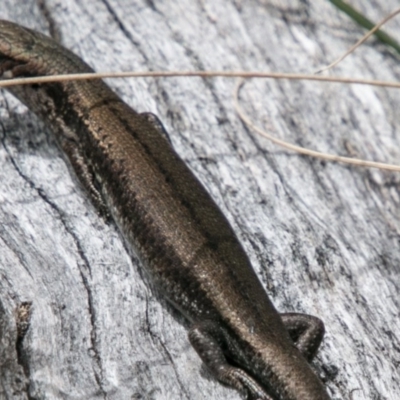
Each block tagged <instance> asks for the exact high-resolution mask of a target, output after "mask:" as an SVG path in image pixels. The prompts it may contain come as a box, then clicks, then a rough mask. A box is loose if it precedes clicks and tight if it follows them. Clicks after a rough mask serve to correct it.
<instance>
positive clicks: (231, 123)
mask: <svg viewBox="0 0 400 400" xmlns="http://www.w3.org/2000/svg"><path fill="white" fill-rule="evenodd" d="M37 3H39V0H38V1H34V0H28V1H24V2H22V1H17V2H16V1H15V0H2V5H1V7H0V18H5V19H9V20H12V21H15V22H17V23H20V24H23V25H26V26H29V27H31V28H34V29H37V30H40V31H42V32H45V33H47V32H49V16H50V17H51V19H52V20H53V22H54V27H55V28H56V30H58V31H59V32H60V34H61V38H62V43H63V44H64V45H65V46H66V47H68V48H70V49H72V50H73V51H74V52H76V53H77V54H79V55H80V56H82V57H83V58H84V59H85V60H86V61H87V62H88V63H89V64H91V65H92V66H93V67H94V68H95V69H96V70H99V71H100V70H114V71H122V70H132V69H135V70H149V69H153V70H158V69H177V70H182V69H185V70H186V69H193V70H194V69H219V70H220V69H226V70H229V69H235V70H237V69H247V70H273V71H287V72H295V71H299V72H312V71H315V70H316V69H318V68H319V67H320V66H322V65H325V64H327V63H329V62H330V61H332V60H333V59H334V58H335V57H336V56H338V55H339V54H341V53H342V52H344V51H345V50H346V49H347V48H348V47H350V45H352V44H353V43H354V42H355V41H356V40H357V39H358V38H359V37H360V35H361V34H362V33H363V31H362V30H361V29H360V28H358V27H357V26H355V24H354V23H353V22H352V21H350V20H349V19H348V18H347V17H346V16H345V15H343V14H342V13H340V12H338V11H337V10H335V8H334V7H333V6H332V5H331V4H330V3H329V2H328V1H319V2H303V1H289V0H286V1H277V0H273V1H255V0H253V1H238V0H236V1H234V0H231V1H227V0H218V1H209V0H203V1H200V0H198V1H193V0H178V1H175V2H168V1H158V0H156V1H144V0H143V1H139V0H138V1H133V0H125V1H122V0H120V1H114V0H109V1H101V0H92V1H90V2H80V1H77V0H69V1H67V2H59V1H55V0H48V1H46V6H47V11H48V12H47V14H46V13H43V8H42V11H41V10H40V7H39V6H38V4H37ZM16 4H17V6H16ZM352 4H354V5H355V6H358V7H362V8H363V10H364V12H365V13H366V14H367V15H369V16H370V17H371V18H373V19H374V20H379V19H380V18H382V17H383V16H384V15H385V14H387V13H388V12H390V11H391V10H393V9H394V8H395V7H397V6H398V2H397V1H394V0H386V1H382V0H380V1H371V2H368V4H367V2H362V1H361V0H358V1H353V2H352ZM387 29H388V31H390V32H391V33H392V34H393V35H395V36H397V37H398V38H399V37H400V21H397V22H396V21H394V22H392V23H390V25H389V26H388V28H387ZM335 73H337V74H339V73H340V74H343V75H346V76H351V75H353V76H358V77H366V78H376V79H391V80H399V77H400V63H399V56H397V55H394V54H393V53H391V52H390V51H389V50H387V48H385V47H384V46H383V45H380V44H378V43H377V42H376V41H375V40H370V41H369V42H368V44H366V45H364V46H363V47H362V48H361V49H359V50H357V52H356V53H355V54H354V55H352V56H351V57H349V58H348V59H347V60H345V61H344V62H343V63H342V64H341V65H340V66H339V67H338V68H337V69H336V70H335ZM110 84H111V86H112V87H113V88H115V90H116V91H117V92H118V93H119V94H120V95H121V96H122V97H123V98H124V99H125V100H126V101H127V102H128V103H129V104H130V105H132V107H134V108H135V109H137V110H139V111H152V112H154V113H156V114H157V115H158V116H159V117H160V119H161V120H162V121H163V122H164V124H165V126H166V128H167V130H168V131H169V132H170V136H171V140H172V142H173V145H174V146H175V148H176V149H177V151H178V152H179V153H180V154H181V156H182V157H183V158H184V160H185V161H186V162H187V163H188V165H189V166H190V167H191V168H192V169H193V171H194V172H195V173H196V175H197V176H198V177H199V178H200V179H201V180H202V182H203V183H204V184H205V185H206V186H207V188H208V189H209V191H210V192H211V193H212V195H213V197H214V198H215V199H216V201H217V202H218V204H219V205H220V207H221V208H222V209H223V211H224V212H225V213H226V215H227V216H228V218H229V220H230V221H231V223H232V224H233V226H234V228H235V230H236V232H237V234H238V236H239V238H240V239H241V241H242V242H243V244H244V246H245V248H246V249H247V251H248V253H249V255H250V257H251V260H252V262H253V264H254V268H255V269H256V270H257V272H258V274H259V276H260V279H261V280H262V282H263V283H264V285H265V287H266V290H267V291H268V293H269V294H270V296H271V298H272V299H273V301H274V303H275V305H276V306H277V308H278V309H279V310H281V311H298V312H306V313H310V314H313V315H317V316H319V317H321V318H322V319H323V320H324V322H325V324H326V330H327V333H326V338H325V340H324V343H323V345H322V348H321V351H320V352H319V355H318V357H317V360H316V362H315V366H316V369H317V371H318V373H319V374H320V375H322V376H324V377H325V378H326V380H327V383H326V384H327V386H328V388H329V390H330V392H331V393H332V398H333V399H349V398H350V392H351V391H353V390H355V391H354V393H353V397H352V398H353V400H361V399H393V400H394V399H397V398H398V396H399V394H400V388H399V383H400V368H399V364H400V337H399V336H400V333H399V332H400V318H399V314H400V303H399V295H398V293H399V290H400V287H399V277H400V211H399V210H400V207H399V206H400V204H399V203H400V192H399V181H400V178H399V174H398V173H390V172H382V171H377V170H371V169H362V168H351V167H347V166H342V165H337V164H331V163H324V162H321V161H316V160H313V159H309V158H305V157H301V156H298V155H294V154H289V153H288V152H286V151H283V150H281V149H279V148H277V147H275V146H273V145H272V144H270V143H268V142H267V141H266V140H264V139H261V138H260V137H257V136H255V135H254V134H253V133H250V132H249V131H248V130H247V129H246V128H245V127H244V126H243V124H242V123H241V122H240V121H239V120H238V118H237V116H236V115H235V112H234V111H233V108H232V98H231V95H232V89H233V85H234V82H233V81H232V80H226V79H225V80H224V79H209V80H201V79H198V78H195V79H190V78H181V79H177V78H173V79H156V80H155V79H136V80H134V79H131V80H113V81H111V82H110ZM242 99H243V101H244V103H245V104H246V110H247V111H248V112H249V113H250V115H251V116H252V118H254V120H255V121H257V123H258V124H259V125H263V126H265V127H267V128H268V129H269V130H270V131H272V132H274V133H275V134H276V135H277V136H278V137H281V138H286V139H288V140H290V141H292V142H295V143H299V144H302V145H305V146H309V147H312V148H316V149H320V150H322V151H329V152H334V153H338V154H342V155H352V156H353V155H354V156H358V157H363V158H367V159H375V160H386V161H387V162H392V163H398V162H399V160H400V146H399V137H398V136H399V135H398V132H399V131H400V116H399V114H398V112H397V109H398V104H399V102H400V92H399V91H397V90H393V89H377V88H372V87H367V86H343V85H338V84H318V83H306V82H287V81H253V82H249V83H248V84H247V85H246V87H245V89H244V91H243V95H242ZM0 182H1V184H0V398H1V399H3V398H4V399H28V398H30V399H61V398H63V399H128V398H132V399H190V400H195V399H197V400H200V399H240V396H239V395H238V394H237V393H236V392H235V391H232V390H230V389H228V388H225V387H223V386H222V385H220V384H219V383H218V382H216V381H215V380H214V379H213V378H212V377H210V375H209V373H208V372H207V371H206V370H205V368H204V367H203V366H202V363H201V361H200V360H199V358H198V357H197V355H196V354H195V352H194V351H193V349H192V348H191V346H190V345H189V342H188V339H187V333H186V332H187V326H186V323H185V321H184V320H183V319H182V317H181V316H180V315H179V314H178V313H176V312H175V311H174V310H172V308H171V307H170V306H168V305H167V304H166V302H165V300H164V299H163V298H161V297H160V296H159V295H158V294H157V293H156V292H155V291H154V290H153V289H152V288H151V286H150V285H149V284H148V283H146V281H144V280H143V277H142V272H141V269H140V266H139V265H138V263H137V260H136V259H135V258H134V257H133V258H131V257H130V256H129V255H128V254H127V252H126V250H125V247H124V244H123V242H122V241H121V238H120V236H119V234H118V232H117V231H116V228H115V227H114V226H113V225H112V224H111V225H107V224H105V223H104V221H103V220H102V219H101V218H99V217H98V215H97V214H96V212H95V210H94V208H93V207H92V205H91V204H90V203H89V201H88V199H87V197H86V195H85V193H84V192H83V191H82V190H81V189H80V187H79V185H77V184H76V181H75V180H74V178H73V177H72V176H71V174H70V173H69V170H68V168H67V166H66V164H65V163H64V161H63V158H62V155H61V153H60V151H59V150H58V148H57V147H56V145H55V143H54V140H53V137H52V135H51V133H50V132H48V130H46V129H45V128H44V126H43V124H42V123H41V122H40V121H38V120H37V118H36V117H35V116H34V115H32V114H31V113H30V112H28V111H27V110H26V109H25V108H24V107H23V106H22V105H21V104H20V103H18V101H16V100H15V99H13V98H12V97H11V96H9V95H8V94H5V93H1V95H0ZM24 302H31V303H32V306H31V318H30V324H29V329H28V331H27V333H26V336H25V337H24V340H23V341H22V342H20V343H17V327H16V312H17V310H18V307H20V305H21V304H23V303H24ZM335 372H337V373H335Z"/></svg>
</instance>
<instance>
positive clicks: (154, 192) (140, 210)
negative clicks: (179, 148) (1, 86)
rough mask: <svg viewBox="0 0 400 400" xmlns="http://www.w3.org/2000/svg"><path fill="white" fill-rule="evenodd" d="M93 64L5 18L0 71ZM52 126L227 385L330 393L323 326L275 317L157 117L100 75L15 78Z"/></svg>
mask: <svg viewBox="0 0 400 400" xmlns="http://www.w3.org/2000/svg"><path fill="white" fill-rule="evenodd" d="M91 71H92V69H91V68H90V67H89V66H88V65H87V64H86V63H84V62H83V61H82V60H81V59H80V58H79V57H77V56H76V55H74V54H73V53H71V52H70V51H68V50H67V49H65V48H63V47H62V46H60V45H59V44H57V43H56V42H54V41H53V40H51V39H50V38H48V37H46V36H44V35H42V34H40V33H37V32H34V31H32V30H30V29H27V28H24V27H21V26H19V25H16V24H14V23H11V22H8V21H0V77H2V78H3V79H5V78H12V77H31V76H39V75H54V74H66V73H78V72H91ZM8 90H10V92H11V93H13V94H14V95H15V96H16V97H17V98H19V99H20V100H21V101H22V102H23V103H25V104H26V105H27V106H28V107H29V108H30V109H31V110H33V111H34V112H35V113H37V114H38V115H39V116H40V117H41V118H43V119H44V120H45V121H46V123H47V124H48V125H49V126H50V127H51V129H52V130H53V131H54V133H55V135H56V137H57V141H58V143H59V145H60V146H61V148H62V149H63V150H64V152H65V153H66V155H67V156H68V158H69V161H70V163H71V165H72V167H73V169H74V170H75V173H76V175H77V176H78V178H79V179H80V181H81V182H82V184H83V185H84V187H85V188H86V189H87V191H88V193H89V195H90V197H91V199H92V201H93V203H94V204H95V206H96V207H97V208H98V209H99V210H100V212H101V213H103V215H104V214H108V213H109V214H110V215H111V217H112V218H113V219H114V221H115V222H116V224H117V225H118V227H119V229H120V231H121V233H122V235H123V236H124V238H125V240H126V241H127V242H128V243H129V244H130V245H131V246H132V247H133V249H134V251H136V253H137V254H138V256H139V257H140V259H141V261H142V264H143V266H144V268H145V270H146V271H147V272H148V274H149V275H150V276H151V278H152V280H153V281H154V282H155V284H156V286H157V287H158V288H159V289H160V290H161V292H162V293H164V294H165V296H166V297H167V298H168V300H169V301H170V302H171V303H172V304H173V305H174V306H175V307H177V308H178V309H179V310H180V311H181V312H182V313H183V314H184V316H185V317H186V318H187V319H188V320H189V321H191V328H190V331H189V340H190V342H191V344H192V345H193V347H194V348H195V350H196V351H197V353H198V354H199V355H200V357H201V359H202V360H203V362H204V363H205V364H206V365H207V366H208V368H209V369H210V370H211V371H212V373H213V374H214V375H215V377H216V378H217V379H218V380H220V381H221V382H223V383H225V384H227V385H229V386H231V387H234V388H236V389H238V390H239V391H241V392H242V393H243V394H244V395H245V396H247V397H248V398H249V399H252V400H255V399H260V400H272V399H273V400H328V399H330V397H329V395H328V393H327V391H326V389H325V387H324V385H323V384H322V382H321V381H320V379H319V378H318V377H317V375H316V374H315V373H314V372H313V370H312V368H311V367H310V365H309V361H310V360H311V359H312V358H313V357H314V355H315V354H316V352H317V349H318V347H319V345H320V343H321V341H322V337H323V334H324V326H323V323H322V322H321V321H320V320H319V319H317V318H315V317H312V316H308V315H302V314H279V313H278V312H277V311H276V309H275V308H274V306H273V304H272V303H271V301H270V299H269V298H268V296H267V294H266V293H265V291H264V288H263V287H262V285H261V283H260V282H259V280H258V278H257V276H256V274H255V272H254V270H253V269H252V267H251V265H250V262H249V260H248V258H247V256H246V254H245V252H244V250H243V248H242V246H241V244H240V243H239V241H238V239H237V238H236V236H235V234H234V232H233V230H232V228H231V227H230V225H229V223H228V222H227V220H226V218H225V217H224V215H223V214H222V212H221V211H220V210H219V208H218V207H217V205H216V204H215V203H214V201H213V200H212V198H211V197H210V195H209V194H208V193H207V191H206V190H205V189H204V187H203V186H202V185H201V183H200V182H199V181H198V180H197V179H196V177H195V176H194V175H193V174H192V172H191V171H190V170H189V168H188V167H187V166H186V165H185V163H184V162H183V161H182V160H181V159H180V158H179V156H178V155H177V154H176V152H175V151H174V149H173V148H172V146H171V144H170V142H169V140H168V138H167V135H166V132H165V131H164V128H163V126H162V124H161V123H160V121H159V120H158V119H157V117H156V116H154V115H152V114H149V113H143V114H140V113H137V112H136V111H134V110H132V109H131V108H130V107H129V106H128V105H126V104H125V103H124V102H123V101H122V100H121V99H120V98H119V97H118V96H117V95H116V94H115V93H114V92H112V91H111V89H109V88H108V86H107V85H106V84H105V83H103V82H102V81H100V80H96V81H79V82H78V81H75V82H74V81H71V82H59V83H48V84H34V85H24V86H13V87H10V88H9V89H8Z"/></svg>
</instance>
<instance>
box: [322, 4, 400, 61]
mask: <svg viewBox="0 0 400 400" xmlns="http://www.w3.org/2000/svg"><path fill="white" fill-rule="evenodd" d="M329 1H330V2H331V3H332V4H334V5H335V6H336V7H337V8H339V9H340V10H342V11H343V12H345V13H346V14H347V15H348V16H349V17H350V18H351V19H353V20H354V21H355V22H357V23H358V24H359V25H361V26H362V27H364V28H366V29H369V30H370V29H372V28H373V27H374V26H375V25H376V24H375V23H374V22H372V21H371V20H369V19H368V18H366V17H365V16H364V15H362V14H361V13H360V12H359V11H357V10H356V9H355V8H353V7H352V6H351V5H350V4H348V3H346V2H344V1H342V0H329ZM374 35H375V36H376V37H377V38H378V39H379V40H380V41H381V42H382V43H384V44H386V45H387V46H390V47H392V48H393V49H395V50H396V51H397V52H398V53H399V54H400V44H399V43H398V42H397V41H396V40H395V39H393V38H392V37H391V36H389V35H388V34H387V33H385V32H383V31H382V30H381V29H379V30H377V31H376V32H375V33H374Z"/></svg>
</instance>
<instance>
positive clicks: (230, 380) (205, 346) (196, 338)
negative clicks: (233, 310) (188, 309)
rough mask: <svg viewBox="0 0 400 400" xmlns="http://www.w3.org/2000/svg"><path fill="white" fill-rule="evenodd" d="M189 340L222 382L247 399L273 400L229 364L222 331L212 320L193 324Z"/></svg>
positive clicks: (256, 384) (243, 372) (245, 373)
mask: <svg viewBox="0 0 400 400" xmlns="http://www.w3.org/2000/svg"><path fill="white" fill-rule="evenodd" d="M189 340H190V343H191V344H192V346H193V347H194V349H195V350H196V352H197V353H198V355H199V356H200V358H201V359H202V361H203V362H204V364H206V366H207V367H208V368H209V370H210V371H211V372H212V373H213V375H214V376H215V377H216V378H217V379H218V380H219V381H221V382H222V383H224V384H226V385H228V386H230V387H233V388H235V389H237V390H238V391H239V392H241V393H242V394H243V395H245V396H246V398H247V399H248V400H273V399H272V397H270V396H269V395H268V394H267V393H265V391H264V389H263V388H262V387H261V386H260V385H259V384H258V383H257V382H256V381H255V380H254V378H252V377H251V376H250V375H248V374H247V372H245V371H244V370H242V369H240V368H237V367H234V366H232V365H230V364H229V363H228V361H227V359H226V357H225V355H224V352H223V350H222V349H223V347H224V343H225V342H226V338H225V335H224V333H223V332H222V331H221V329H220V327H218V325H217V324H216V323H214V322H213V321H203V322H200V323H196V324H194V325H193V326H192V327H191V329H190V331H189Z"/></svg>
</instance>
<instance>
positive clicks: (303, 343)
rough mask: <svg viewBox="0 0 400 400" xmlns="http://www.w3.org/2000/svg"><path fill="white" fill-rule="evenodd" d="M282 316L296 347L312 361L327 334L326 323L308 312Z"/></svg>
mask: <svg viewBox="0 0 400 400" xmlns="http://www.w3.org/2000/svg"><path fill="white" fill-rule="evenodd" d="M281 318H282V321H283V323H284V325H285V327H286V329H287V331H288V332H289V335H290V337H291V338H292V340H293V341H294V343H295V345H296V347H297V348H298V349H299V350H300V352H301V353H302V354H303V356H304V357H305V358H306V359H307V360H308V361H312V359H313V358H314V357H315V355H316V354H317V351H318V348H319V346H320V345H321V342H322V339H323V337H324V334H325V327H324V323H323V322H322V321H321V320H320V319H319V318H317V317H314V316H312V315H307V314H297V313H285V314H281Z"/></svg>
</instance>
